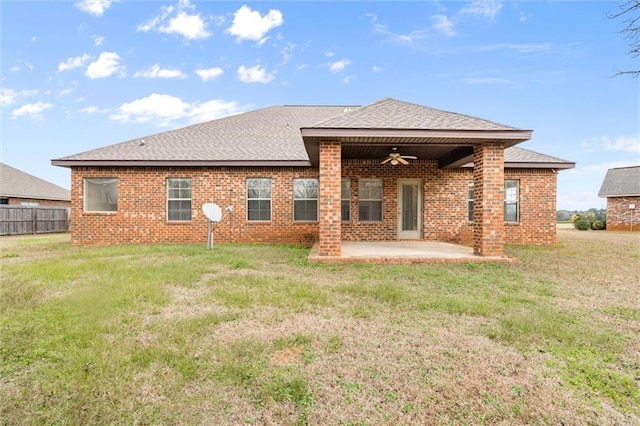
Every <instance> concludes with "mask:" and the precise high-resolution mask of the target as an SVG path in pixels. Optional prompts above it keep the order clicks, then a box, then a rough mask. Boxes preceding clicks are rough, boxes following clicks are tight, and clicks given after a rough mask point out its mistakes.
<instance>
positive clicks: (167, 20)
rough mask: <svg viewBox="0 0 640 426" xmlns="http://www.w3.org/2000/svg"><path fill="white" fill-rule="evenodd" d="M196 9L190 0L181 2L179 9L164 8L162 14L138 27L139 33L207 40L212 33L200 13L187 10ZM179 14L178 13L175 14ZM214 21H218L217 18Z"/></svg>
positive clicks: (181, 0)
mask: <svg viewBox="0 0 640 426" xmlns="http://www.w3.org/2000/svg"><path fill="white" fill-rule="evenodd" d="M194 8H195V7H194V6H193V5H191V3H189V1H188V0H180V2H178V6H177V7H173V6H163V7H162V8H161V9H160V11H161V12H160V14H159V15H157V16H154V17H153V18H151V19H149V21H147V22H146V23H144V24H140V25H138V27H137V30H138V31H142V32H147V31H157V32H160V33H165V34H177V35H181V36H183V37H184V38H185V39H187V40H197V39H205V38H207V37H210V36H211V35H212V33H210V32H209V31H208V30H207V23H206V22H205V20H204V19H203V18H202V16H200V14H199V13H196V14H189V13H187V12H185V9H194ZM174 12H177V13H174ZM212 19H214V20H215V19H216V18H215V17H214V18H212Z"/></svg>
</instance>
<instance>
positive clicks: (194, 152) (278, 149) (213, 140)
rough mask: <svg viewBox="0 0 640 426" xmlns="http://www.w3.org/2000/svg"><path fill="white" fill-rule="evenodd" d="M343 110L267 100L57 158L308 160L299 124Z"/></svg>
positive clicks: (339, 107)
mask: <svg viewBox="0 0 640 426" xmlns="http://www.w3.org/2000/svg"><path fill="white" fill-rule="evenodd" d="M351 108H354V107H351ZM344 110H345V107H344V106H272V107H267V108H263V109H259V110H256V111H250V112H245V113H242V114H238V115H233V116H230V117H225V118H221V119H218V120H213V121H208V122H206V123H201V124H195V125H193V126H189V127H184V128H182V129H177V130H171V131H168V132H164V133H158V134H155V135H151V136H145V137H143V138H139V139H133V140H130V141H127V142H122V143H118V144H115V145H109V146H106V147H103V148H97V149H94V150H91V151H87V152H83V153H80V154H76V155H71V156H68V157H64V158H61V159H60V160H96V161H100V160H126V161H308V160H309V157H308V156H307V152H306V151H305V148H304V143H303V141H302V135H301V134H300V128H301V127H303V126H308V125H309V124H311V123H314V122H317V121H321V120H325V119H327V118H329V117H332V116H335V115H336V114H339V113H343V112H344ZM54 161H55V160H54Z"/></svg>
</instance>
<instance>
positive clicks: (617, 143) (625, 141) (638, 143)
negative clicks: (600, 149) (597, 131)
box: [602, 135, 640, 161]
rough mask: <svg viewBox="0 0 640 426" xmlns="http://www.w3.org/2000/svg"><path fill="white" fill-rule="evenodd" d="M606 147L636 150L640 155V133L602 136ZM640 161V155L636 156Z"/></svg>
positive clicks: (618, 149) (608, 148)
mask: <svg viewBox="0 0 640 426" xmlns="http://www.w3.org/2000/svg"><path fill="white" fill-rule="evenodd" d="M602 142H603V143H604V149H606V150H609V151H624V152H635V153H636V154H639V155H640V135H636V136H626V135H625V136H618V137H616V138H610V137H608V136H605V137H603V138H602ZM636 160H637V161H640V158H639V157H636Z"/></svg>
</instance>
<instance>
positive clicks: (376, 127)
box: [52, 98, 574, 168]
mask: <svg viewBox="0 0 640 426" xmlns="http://www.w3.org/2000/svg"><path fill="white" fill-rule="evenodd" d="M326 131H328V132H333V133H332V134H333V135H334V136H332V137H333V138H334V139H333V140H341V141H342V142H343V145H344V146H343V157H344V158H355V157H353V155H355V156H358V155H362V154H363V153H365V154H366V155H374V153H375V155H377V154H378V152H377V151H376V150H381V149H384V150H385V153H384V154H383V155H386V150H387V148H386V146H395V145H402V144H403V143H409V144H411V145H412V146H413V147H414V149H417V148H418V145H422V146H423V147H424V149H423V150H422V151H421V153H422V154H424V155H423V156H419V158H425V159H427V158H431V159H432V158H441V156H447V157H450V158H453V159H457V160H456V161H457V163H456V165H455V167H461V166H462V165H463V164H465V163H468V162H469V161H470V160H469V149H471V152H472V151H473V149H472V144H474V143H478V141H482V140H494V139H497V140H501V141H503V142H504V144H505V147H507V149H506V150H505V160H506V162H507V163H508V162H509V160H510V159H511V160H513V161H511V162H513V163H518V164H519V167H549V168H570V167H573V166H574V164H573V163H570V162H567V161H564V160H560V159H557V158H554V157H550V156H545V155H543V154H539V153H535V152H533V151H529V150H521V149H520V150H512V149H511V148H509V147H510V146H511V145H513V144H515V143H519V142H522V141H524V140H527V139H529V138H530V137H531V131H529V130H521V129H517V128H515V127H510V126H505V125H502V124H498V123H494V122H492V121H488V120H484V119H481V118H476V117H471V116H467V115H463V114H457V113H452V112H448V111H443V110H438V109H434V108H430V107H425V106H421V105H416V104H412V103H409V102H403V101H398V100H395V99H390V98H385V99H382V100H380V101H377V102H374V103H372V104H369V105H367V106H364V107H359V106H348V105H347V106H306V105H285V106H271V107H267V108H262V109H259V110H255V111H250V112H246V113H242V114H238V115H233V116H230V117H225V118H221V119H218V120H213V121H209V122H205V123H201V124H195V125H192V126H188V127H184V128H181V129H176V130H171V131H167V132H163V133H158V134H155V135H150V136H145V137H142V138H137V139H132V140H129V141H126V142H121V143H118V144H114V145H109V146H106V147H102V148H97V149H93V150H90V151H86V152H83V153H79V154H75V155H71V156H67V157H63V158H59V159H55V160H52V164H54V165H58V166H65V167H73V166H181V165H182V166H304V167H308V166H311V165H317V157H318V152H317V150H318V145H317V143H318V141H319V140H332V139H331V138H328V137H327V136H316V135H315V134H316V133H318V132H319V133H318V134H322V132H326ZM361 131H364V132H369V133H366V134H367V136H359V135H358V134H357V133H358V132H361ZM305 132H308V133H309V134H308V135H306V136H305ZM354 132H355V133H354ZM336 135H337V136H336ZM336 138H337V139H336ZM367 144H373V145H376V146H377V148H375V149H371V150H368V151H367V150H365V151H362V150H361V149H360V148H358V145H360V146H362V145H367ZM425 144H427V145H425ZM461 147H462V148H463V149H461ZM350 155H351V157H350ZM425 155H426V156H425ZM429 156H431V157H429ZM434 156H436V157H434ZM358 158H360V157H358ZM362 158H373V157H367V156H365V157H362ZM449 164H450V165H449V166H450V167H453V166H451V164H452V163H451V162H450V163H449ZM505 165H507V164H505ZM562 165H564V166H565V167H562Z"/></svg>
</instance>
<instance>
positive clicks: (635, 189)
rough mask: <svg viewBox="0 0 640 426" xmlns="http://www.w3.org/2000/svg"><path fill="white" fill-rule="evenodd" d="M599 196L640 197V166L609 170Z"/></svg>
mask: <svg viewBox="0 0 640 426" xmlns="http://www.w3.org/2000/svg"><path fill="white" fill-rule="evenodd" d="M598 196H599V197H628V196H640V166H633V167H619V168H616V169H609V170H608V171H607V175H606V176H605V177H604V181H603V182H602V186H601V187H600V191H599V192H598Z"/></svg>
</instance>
